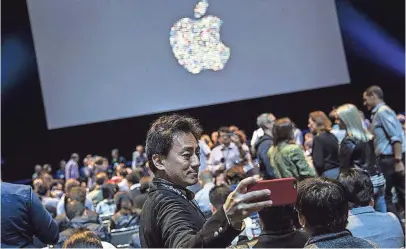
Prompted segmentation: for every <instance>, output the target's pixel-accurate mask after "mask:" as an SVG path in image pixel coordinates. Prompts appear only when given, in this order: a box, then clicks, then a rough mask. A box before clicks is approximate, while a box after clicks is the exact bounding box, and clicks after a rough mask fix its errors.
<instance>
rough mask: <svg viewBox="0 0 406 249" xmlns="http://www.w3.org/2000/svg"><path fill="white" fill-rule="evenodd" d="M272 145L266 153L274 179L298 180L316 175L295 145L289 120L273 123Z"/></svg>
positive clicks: (284, 119)
mask: <svg viewBox="0 0 406 249" xmlns="http://www.w3.org/2000/svg"><path fill="white" fill-rule="evenodd" d="M272 135H273V145H272V146H271V148H270V149H269V151H268V156H269V158H270V160H271V166H272V167H273V170H274V174H275V177H276V178H288V177H295V178H296V179H298V180H300V179H303V178H305V177H308V176H315V175H316V173H315V171H314V169H313V168H312V167H310V166H309V164H308V163H307V162H306V159H305V156H304V153H303V150H302V148H301V146H300V145H298V144H296V143H295V139H294V131H293V124H292V121H290V119H289V118H281V119H278V120H276V121H275V124H274V126H273V130H272Z"/></svg>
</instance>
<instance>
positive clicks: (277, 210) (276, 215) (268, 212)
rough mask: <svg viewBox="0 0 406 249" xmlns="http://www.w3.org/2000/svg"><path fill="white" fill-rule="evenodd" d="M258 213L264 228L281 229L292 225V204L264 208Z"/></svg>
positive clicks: (293, 212)
mask: <svg viewBox="0 0 406 249" xmlns="http://www.w3.org/2000/svg"><path fill="white" fill-rule="evenodd" d="M258 214H259V218H260V219H261V221H262V224H263V226H264V227H263V229H264V230H272V231H281V230H285V229H291V228H292V227H293V216H294V215H295V211H294V208H293V205H284V206H279V207H268V208H264V209H262V210H261V211H259V212H258Z"/></svg>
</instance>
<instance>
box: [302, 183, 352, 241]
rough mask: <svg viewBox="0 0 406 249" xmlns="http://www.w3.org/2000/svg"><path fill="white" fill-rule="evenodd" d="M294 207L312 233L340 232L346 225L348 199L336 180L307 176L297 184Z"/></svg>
mask: <svg viewBox="0 0 406 249" xmlns="http://www.w3.org/2000/svg"><path fill="white" fill-rule="evenodd" d="M297 195H298V196H297V201H296V205H295V208H296V210H297V211H298V212H299V215H301V216H303V217H304V218H305V219H306V227H308V228H309V229H310V230H311V231H312V232H313V234H314V235H316V234H326V233H336V232H341V231H343V230H344V229H345V227H346V226H347V218H348V199H347V197H346V193H345V189H344V187H343V186H342V185H341V183H339V182H338V181H336V180H331V179H328V178H324V177H314V178H307V179H305V180H303V181H301V182H299V184H298V193H297Z"/></svg>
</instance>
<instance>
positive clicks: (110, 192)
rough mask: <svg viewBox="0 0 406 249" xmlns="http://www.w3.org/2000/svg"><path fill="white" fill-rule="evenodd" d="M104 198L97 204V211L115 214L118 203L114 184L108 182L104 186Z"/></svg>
mask: <svg viewBox="0 0 406 249" xmlns="http://www.w3.org/2000/svg"><path fill="white" fill-rule="evenodd" d="M102 194H103V200H102V201H101V202H99V204H97V206H96V212H97V213H98V214H100V215H103V216H105V215H113V214H114V212H115V211H116V203H115V202H114V198H113V197H114V194H115V190H114V186H113V184H106V185H103V186H102Z"/></svg>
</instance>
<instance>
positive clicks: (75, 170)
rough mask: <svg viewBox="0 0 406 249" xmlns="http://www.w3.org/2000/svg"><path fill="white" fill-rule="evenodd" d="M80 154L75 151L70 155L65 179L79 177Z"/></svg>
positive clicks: (76, 178)
mask: <svg viewBox="0 0 406 249" xmlns="http://www.w3.org/2000/svg"><path fill="white" fill-rule="evenodd" d="M78 162H79V155H78V154H77V153H73V154H72V155H71V157H70V160H69V161H68V163H67V164H66V166H65V180H66V181H67V180H69V179H71V178H72V179H75V180H78V179H79V164H78Z"/></svg>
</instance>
